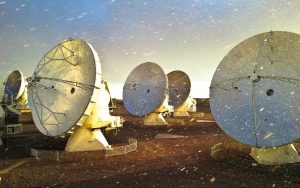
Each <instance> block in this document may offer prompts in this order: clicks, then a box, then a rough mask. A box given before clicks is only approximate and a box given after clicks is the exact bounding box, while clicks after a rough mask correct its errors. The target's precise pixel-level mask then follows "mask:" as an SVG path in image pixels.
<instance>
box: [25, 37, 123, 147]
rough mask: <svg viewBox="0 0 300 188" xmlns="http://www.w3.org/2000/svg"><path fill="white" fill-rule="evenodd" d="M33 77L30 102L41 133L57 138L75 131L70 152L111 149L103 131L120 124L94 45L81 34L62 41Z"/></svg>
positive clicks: (39, 66) (29, 96)
mask: <svg viewBox="0 0 300 188" xmlns="http://www.w3.org/2000/svg"><path fill="white" fill-rule="evenodd" d="M28 81H29V85H28V101H29V107H30V109H31V112H32V116H33V120H34V122H35V125H36V126H37V128H38V129H39V131H40V132H41V133H43V134H45V135H47V136H52V137H55V136H59V135H62V134H64V133H66V132H67V131H71V132H74V133H73V134H72V135H71V137H70V138H69V140H68V143H67V146H66V149H65V150H66V151H87V150H100V149H105V150H108V149H110V148H111V146H110V145H109V144H108V142H107V140H106V139H105V137H104V135H103V134H102V132H101V130H105V129H110V128H116V127H118V126H120V123H119V124H118V122H117V121H115V118H113V117H112V116H110V115H109V114H107V113H106V112H109V111H106V108H107V109H108V102H109V100H107V99H109V95H108V93H107V92H106V90H105V85H104V84H103V82H102V81H101V65H100V60H99V57H98V54H97V52H96V51H95V50H94V48H93V47H92V46H91V45H90V44H88V43H86V42H85V41H83V40H81V39H68V40H65V41H63V42H62V43H59V44H58V45H57V46H55V47H54V48H53V49H52V50H50V51H49V52H48V53H47V54H46V55H44V57H43V58H42V59H41V61H40V63H39V64H38V66H37V67H36V69H35V71H34V74H33V76H32V77H31V78H30V79H28ZM101 97H103V98H101ZM71 129H72V130H71Z"/></svg>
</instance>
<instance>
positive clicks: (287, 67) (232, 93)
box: [210, 31, 300, 163]
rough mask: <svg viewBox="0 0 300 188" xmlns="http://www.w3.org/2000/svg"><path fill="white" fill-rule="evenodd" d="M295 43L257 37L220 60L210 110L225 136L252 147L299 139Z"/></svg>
mask: <svg viewBox="0 0 300 188" xmlns="http://www.w3.org/2000/svg"><path fill="white" fill-rule="evenodd" d="M299 41H300V35H298V34H295V33H290V32H282V31H276V32H273V31H271V32H267V33H262V34H259V35H256V36H253V37H251V38H249V39H247V40H245V41H243V42H241V43H240V44H238V45H237V46H236V47H234V48H233V49H232V50H231V51H230V52H229V53H228V54H227V55H226V56H225V57H224V58H223V60H222V61H221V63H220V64H219V66H218V67H217V69H216V71H215V73H214V76H213V79H212V81H211V86H210V106H211V110H212V113H213V115H214V117H215V119H216V122H217V123H218V125H219V126H220V127H221V128H222V129H223V131H224V132H226V133H227V134H228V135H230V136H231V137H233V138H234V139H236V140H238V141H240V142H242V143H244V144H248V145H250V146H253V147H254V148H262V147H263V148H272V147H279V146H283V145H288V144H290V143H292V142H294V141H296V140H298V139H299V138H300V128H299V123H300V116H299V114H300V108H299V106H300V95H299V92H300V87H299V86H300V77H299V75H300V63H299V62H300V55H299V50H300V42H299ZM279 148H280V147H279ZM289 149H290V150H293V149H292V148H291V147H289ZM271 150H272V149H270V150H268V152H269V153H272V151H271ZM265 151H266V150H265ZM276 151H278V150H276ZM289 152H291V151H289ZM258 153H260V154H262V153H261V152H258ZM282 153H284V152H282ZM265 154H266V153H264V155H265ZM276 155H278V154H276ZM270 156H272V155H270ZM270 156H269V157H270ZM259 157H260V158H263V156H259ZM283 158H284V157H281V159H283ZM267 160H269V159H266V161H267ZM297 160H299V159H297ZM260 162H261V161H260ZM262 163H263V162H262ZM279 163H280V162H279Z"/></svg>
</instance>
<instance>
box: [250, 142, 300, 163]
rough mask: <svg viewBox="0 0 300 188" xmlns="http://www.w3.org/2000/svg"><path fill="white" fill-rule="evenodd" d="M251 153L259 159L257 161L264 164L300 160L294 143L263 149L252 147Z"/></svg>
mask: <svg viewBox="0 0 300 188" xmlns="http://www.w3.org/2000/svg"><path fill="white" fill-rule="evenodd" d="M250 155H251V156H252V157H253V158H254V159H255V160H256V161H257V163H259V164H264V165H278V164H287V163H297V162H300V156H299V154H298V152H297V150H296V149H295V147H294V145H293V144H289V145H285V146H281V147H274V148H262V149H259V148H256V147H252V149H251V153H250Z"/></svg>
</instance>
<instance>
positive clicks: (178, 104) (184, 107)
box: [167, 70, 197, 116]
mask: <svg viewBox="0 0 300 188" xmlns="http://www.w3.org/2000/svg"><path fill="white" fill-rule="evenodd" d="M167 77H168V82H169V104H170V105H172V106H174V113H173V115H174V116H189V113H188V112H195V111H196V104H197V103H196V100H195V99H193V98H192V97H190V96H189V95H190V92H191V80H190V78H189V76H188V75H187V74H186V73H185V72H183V71H179V70H176V71H172V72H170V73H168V74H167Z"/></svg>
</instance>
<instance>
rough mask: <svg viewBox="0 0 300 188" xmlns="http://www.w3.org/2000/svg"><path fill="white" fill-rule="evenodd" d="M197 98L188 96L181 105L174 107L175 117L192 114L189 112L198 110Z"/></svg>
mask: <svg viewBox="0 0 300 188" xmlns="http://www.w3.org/2000/svg"><path fill="white" fill-rule="evenodd" d="M196 104H197V103H196V100H195V99H193V98H191V97H188V98H187V100H186V101H185V102H184V103H183V104H182V105H180V106H178V107H175V108H174V113H173V116H174V117H184V116H185V117H186V116H190V114H189V113H188V112H196Z"/></svg>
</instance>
